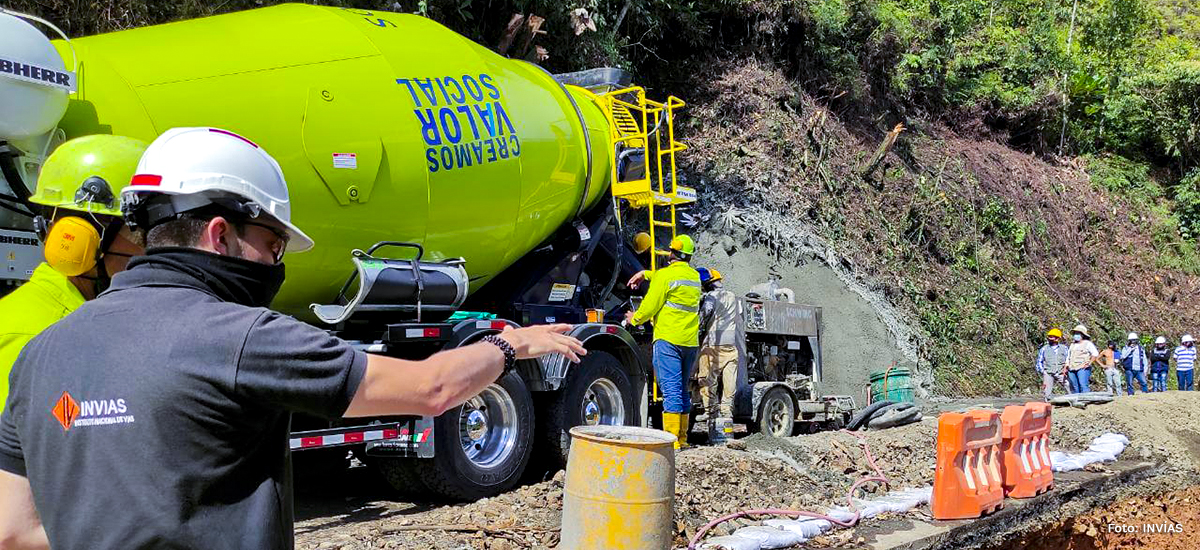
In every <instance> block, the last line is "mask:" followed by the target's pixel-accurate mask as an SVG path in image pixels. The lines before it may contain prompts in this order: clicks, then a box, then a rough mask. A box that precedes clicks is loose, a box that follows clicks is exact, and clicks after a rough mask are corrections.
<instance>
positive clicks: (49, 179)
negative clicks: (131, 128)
mask: <svg viewBox="0 0 1200 550" xmlns="http://www.w3.org/2000/svg"><path fill="white" fill-rule="evenodd" d="M147 147H149V145H148V144H147V143H146V142H144V141H141V140H138V139H133V138H129V137H125V136H111V135H94V136H84V137H80V138H75V139H72V140H70V141H68V142H66V143H63V144H62V145H60V146H58V149H55V150H54V152H53V153H51V154H50V157H49V158H47V159H46V162H45V164H43V165H42V171H41V173H40V174H38V179H37V189H36V190H35V191H34V193H33V196H31V197H29V200H30V202H34V203H37V204H40V205H42V206H50V207H54V208H66V209H69V210H78V211H80V212H91V213H93V214H105V215H108V216H120V215H121V203H120V200H121V190H122V189H124V188H125V186H127V185H129V180H130V179H132V178H133V173H134V172H136V171H137V165H138V160H139V159H141V158H142V153H144V152H146V148H147Z"/></svg>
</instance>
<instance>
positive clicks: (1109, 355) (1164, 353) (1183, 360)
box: [1034, 325, 1196, 400]
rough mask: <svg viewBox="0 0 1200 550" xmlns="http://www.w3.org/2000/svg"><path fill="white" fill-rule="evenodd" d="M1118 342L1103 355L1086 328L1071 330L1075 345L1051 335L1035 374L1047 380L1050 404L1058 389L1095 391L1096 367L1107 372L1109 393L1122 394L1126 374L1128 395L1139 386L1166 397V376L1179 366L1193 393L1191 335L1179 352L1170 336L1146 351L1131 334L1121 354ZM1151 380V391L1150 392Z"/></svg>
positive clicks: (1179, 377) (1185, 387)
mask: <svg viewBox="0 0 1200 550" xmlns="http://www.w3.org/2000/svg"><path fill="white" fill-rule="evenodd" d="M1118 346H1119V344H1118V343H1117V341H1116V340H1110V341H1109V342H1108V347H1106V348H1105V349H1104V350H1103V351H1101V350H1099V349H1097V348H1096V345H1095V344H1093V343H1092V336H1091V334H1089V333H1088V329H1087V327H1086V326H1084V325H1076V326H1075V328H1073V329H1071V343H1070V344H1067V343H1064V342H1063V333H1062V331H1061V330H1059V329H1057V328H1052V329H1050V330H1049V331H1047V332H1046V343H1045V344H1044V345H1042V347H1041V348H1040V349H1039V350H1038V354H1037V360H1036V361H1035V363H1034V369H1035V370H1036V371H1037V372H1038V374H1040V375H1041V376H1042V393H1043V394H1044V396H1045V398H1046V400H1049V399H1050V398H1051V397H1053V395H1054V387H1055V385H1062V386H1064V388H1065V389H1066V390H1067V393H1084V392H1088V391H1090V388H1089V383H1090V381H1091V376H1092V367H1093V366H1095V367H1099V368H1101V369H1103V370H1104V381H1105V386H1106V389H1107V391H1108V392H1109V393H1111V394H1113V395H1114V396H1115V395H1118V394H1120V392H1121V386H1122V373H1123V374H1124V386H1125V392H1126V393H1127V394H1128V395H1133V393H1134V382H1135V381H1136V382H1137V383H1138V385H1139V386H1140V387H1141V390H1142V392H1143V393H1146V392H1164V391H1167V374H1168V373H1169V372H1170V369H1171V364H1172V363H1174V366H1175V379H1176V382H1177V385H1178V389H1179V390H1181V391H1194V390H1195V383H1194V379H1193V377H1192V371H1193V369H1194V367H1195V364H1196V340H1195V339H1194V338H1192V335H1191V334H1184V335H1183V336H1182V337H1181V338H1180V339H1179V346H1178V347H1175V348H1173V349H1172V348H1171V347H1169V346H1168V345H1167V337H1166V336H1158V337H1156V338H1155V339H1154V345H1153V347H1151V348H1150V349H1149V350H1147V349H1146V348H1145V347H1143V345H1142V340H1141V337H1140V336H1139V335H1138V333H1136V332H1131V333H1129V336H1128V337H1127V338H1126V344H1125V346H1124V347H1120V349H1118ZM1147 378H1149V386H1147Z"/></svg>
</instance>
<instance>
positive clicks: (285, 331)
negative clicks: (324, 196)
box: [0, 128, 584, 549]
mask: <svg viewBox="0 0 1200 550" xmlns="http://www.w3.org/2000/svg"><path fill="white" fill-rule="evenodd" d="M124 199H125V204H127V205H132V206H131V208H130V209H129V210H127V217H128V218H129V219H130V220H131V222H132V223H133V224H134V225H136V226H138V227H140V228H143V229H149V232H148V235H147V249H148V251H147V252H148V254H147V256H145V257H143V258H139V259H136V260H134V261H133V262H130V264H129V269H128V270H127V271H125V272H123V273H121V274H118V275H117V276H116V277H114V278H113V282H112V286H111V288H110V290H109V291H108V292H106V293H104V294H103V295H101V296H100V297H99V298H98V299H97V300H94V301H92V302H89V303H87V304H85V305H84V306H83V307H81V308H80V309H79V310H77V311H76V312H75V313H73V314H71V315H70V316H68V317H67V318H66V319H64V320H62V321H61V322H59V323H57V324H55V325H53V326H51V327H50V328H49V329H48V330H46V331H45V332H44V333H42V334H41V335H39V336H38V337H37V338H35V339H34V340H33V341H31V342H30V343H29V345H27V346H26V348H25V349H24V351H23V352H22V353H21V355H20V357H19V358H18V360H17V362H16V365H15V366H14V368H13V374H12V384H11V391H10V394H9V397H8V401H7V404H6V405H5V408H4V412H3V416H2V417H0V547H3V546H5V544H6V543H7V544H9V545H11V546H14V547H20V546H23V545H24V546H28V547H34V548H37V547H45V544H46V542H47V539H48V542H49V544H51V545H53V546H54V547H56V548H88V549H132V548H256V549H259V548H270V549H276V548H291V547H292V546H293V535H292V495H291V471H290V464H289V462H288V460H287V447H288V439H287V438H288V419H289V413H291V412H303V413H308V414H313V415H318V416H323V417H328V418H336V417H340V416H381V415H398V414H422V415H437V414H441V413H442V412H444V411H446V410H448V409H450V408H451V407H454V406H457V405H458V404H460V403H462V402H464V401H466V400H467V399H469V398H470V397H471V396H473V395H476V394H478V393H479V392H480V391H482V390H483V389H484V388H485V387H487V386H488V385H489V384H490V383H492V382H493V381H495V380H496V379H497V378H498V377H499V376H500V375H501V374H502V373H503V371H504V369H505V367H506V365H508V366H511V364H512V363H513V362H514V361H515V360H516V359H519V358H530V357H537V356H540V355H544V354H547V353H562V354H564V355H566V356H567V357H569V358H571V359H572V360H574V361H578V356H579V355H582V354H583V353H584V350H583V347H582V345H581V344H580V343H579V341H578V340H576V339H574V338H571V337H568V336H566V335H564V334H562V332H564V331H566V330H568V328H569V327H567V326H566V325H557V326H543V327H531V328H525V329H517V330H510V331H506V332H504V333H503V334H501V335H500V336H492V337H490V338H488V339H487V341H486V342H482V343H479V344H475V345H471V346H466V347H463V348H459V349H456V350H452V351H447V352H443V353H440V354H437V355H434V356H433V357H431V358H429V359H427V360H425V361H403V360H399V359H392V358H387V357H382V356H375V355H370V356H368V355H366V354H364V353H362V352H359V351H356V350H354V349H352V348H351V347H350V346H349V345H348V344H347V343H346V342H344V341H342V340H339V339H337V338H334V337H332V336H329V335H328V334H327V333H326V332H325V331H323V330H320V329H318V328H316V327H313V326H310V325H307V324H304V323H301V322H299V321H296V320H294V319H292V318H290V317H287V316H284V315H280V314H278V313H275V312H273V311H271V310H269V309H266V306H267V305H268V304H270V302H271V299H272V298H273V297H274V295H275V293H276V291H278V289H279V286H280V284H282V282H283V274H284V271H283V264H282V258H283V253H284V251H285V249H287V247H288V245H289V243H291V244H292V246H293V248H292V250H293V251H302V250H306V249H308V248H309V247H311V246H312V241H311V240H310V239H309V238H308V237H307V236H306V235H304V233H303V232H301V231H300V230H299V229H298V228H297V227H295V226H294V225H292V223H291V221H290V207H289V204H288V194H287V186H286V183H285V182H284V179H283V173H282V171H280V169H279V166H278V164H276V163H275V161H274V159H272V158H271V157H270V156H269V155H267V154H266V152H264V151H263V150H262V149H260V148H259V147H258V146H257V145H255V144H254V143H252V142H250V141H249V140H246V139H245V138H242V137H241V136H237V135H236V134H232V133H230V132H226V131H223V130H217V129H212V128H176V129H172V130H168V131H167V132H166V133H164V134H163V135H162V136H160V137H159V138H158V139H157V140H155V142H154V143H153V144H151V146H150V148H149V149H148V150H147V151H146V154H145V155H144V156H143V157H142V160H141V162H140V163H139V165H138V174H137V175H136V176H134V179H133V183H132V184H131V185H130V186H129V187H128V188H127V190H126V192H125V193H124ZM35 504H36V509H35V506H34V505H35ZM35 510H36V511H35ZM39 516H40V518H39ZM39 519H40V521H41V523H42V524H44V532H43V530H42V527H41V526H40V525H39V523H38V522H39Z"/></svg>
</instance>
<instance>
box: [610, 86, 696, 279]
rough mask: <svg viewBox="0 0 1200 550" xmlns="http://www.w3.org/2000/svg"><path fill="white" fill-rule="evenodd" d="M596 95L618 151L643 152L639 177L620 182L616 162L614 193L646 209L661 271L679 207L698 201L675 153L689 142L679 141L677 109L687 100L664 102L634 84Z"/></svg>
mask: <svg viewBox="0 0 1200 550" xmlns="http://www.w3.org/2000/svg"><path fill="white" fill-rule="evenodd" d="M597 100H598V101H597V102H598V103H599V104H600V105H601V106H603V107H604V113H605V116H607V117H608V120H609V128H610V129H611V130H610V132H609V140H610V146H611V147H612V150H613V151H614V153H615V152H616V151H618V150H621V149H641V150H643V152H644V157H643V158H644V160H643V162H644V163H645V170H643V171H642V173H641V177H640V178H638V179H631V180H628V181H621V180H620V179H619V178H620V175H619V174H620V171H619V166H618V163H617V162H615V161H614V162H613V163H612V193H613V196H614V197H616V198H617V199H621V200H624V201H626V202H627V203H628V204H629V205H630V206H631V207H633V208H634V209H638V210H640V209H643V208H645V209H646V212H647V215H648V217H649V220H648V223H647V227H648V228H649V233H650V241H651V243H653V248H654V254H651V255H650V266H649V267H650V270H651V271H654V270H657V269H658V268H659V266H660V264H661V262H660V260H659V257H666V256H669V255H670V254H671V251H670V250H669V249H668V246H666V245H669V243H670V242H671V241H672V240H674V239H675V237H676V235H677V234H678V232H677V228H676V223H677V221H676V218H675V208H676V207H678V206H680V205H683V204H687V203H690V202H695V200H696V190H695V189H692V188H690V187H684V186H682V185H679V184H678V181H677V178H676V169H675V168H676V166H675V153H677V152H679V151H683V150H684V149H686V148H687V146H686V145H684V144H682V143H680V142H678V141H676V140H675V110H676V109H679V108H681V107H683V106H684V103H683V101H682V100H680V99H679V98H677V97H674V96H671V97H668V98H667V101H666V102H665V103H660V102H657V101H653V100H650V99H646V90H645V89H644V88H641V87H636V86H635V87H630V88H622V89H619V90H612V91H610V92H606V93H603V94H600V95H599V96H597ZM614 159H615V155H614ZM617 215H618V216H619V215H620V213H619V212H618V214H617ZM663 237H665V238H663Z"/></svg>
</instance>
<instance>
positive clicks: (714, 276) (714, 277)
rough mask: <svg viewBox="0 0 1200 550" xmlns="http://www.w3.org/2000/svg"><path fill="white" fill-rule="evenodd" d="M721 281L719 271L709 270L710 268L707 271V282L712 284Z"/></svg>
mask: <svg viewBox="0 0 1200 550" xmlns="http://www.w3.org/2000/svg"><path fill="white" fill-rule="evenodd" d="M721 279H722V277H721V272H720V271H717V270H715V269H711V268H710V269H709V270H708V282H710V283H712V282H716V281H720V280H721Z"/></svg>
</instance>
